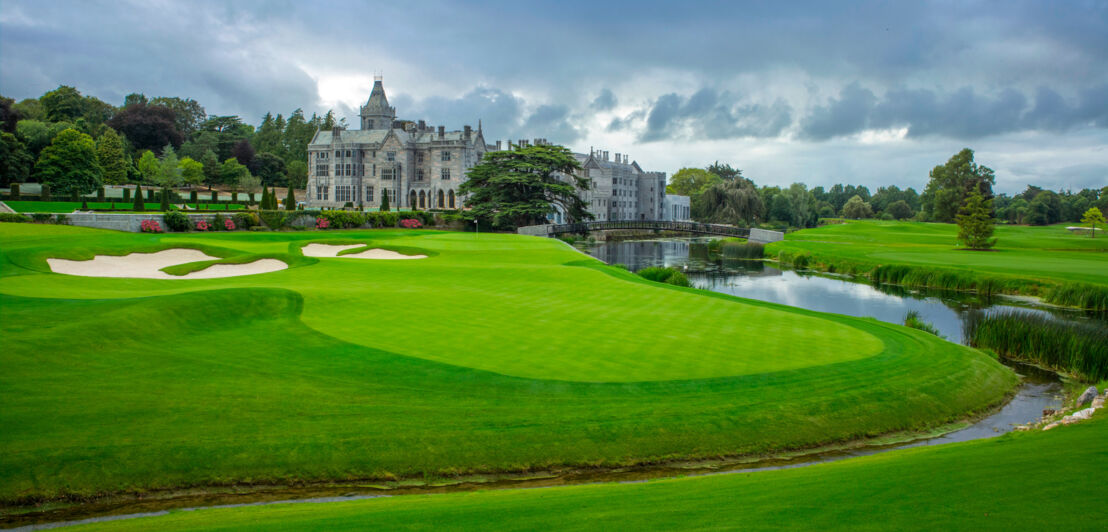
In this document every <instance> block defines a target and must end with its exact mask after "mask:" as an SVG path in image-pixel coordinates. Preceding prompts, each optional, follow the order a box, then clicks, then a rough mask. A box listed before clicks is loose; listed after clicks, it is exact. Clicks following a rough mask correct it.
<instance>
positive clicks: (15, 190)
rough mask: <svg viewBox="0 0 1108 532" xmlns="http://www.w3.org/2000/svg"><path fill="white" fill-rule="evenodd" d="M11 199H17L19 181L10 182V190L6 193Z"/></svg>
mask: <svg viewBox="0 0 1108 532" xmlns="http://www.w3.org/2000/svg"><path fill="white" fill-rule="evenodd" d="M8 195H9V196H11V198H12V200H14V201H19V183H12V186H11V192H9V193H8Z"/></svg>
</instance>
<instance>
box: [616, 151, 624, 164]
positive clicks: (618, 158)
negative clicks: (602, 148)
mask: <svg viewBox="0 0 1108 532" xmlns="http://www.w3.org/2000/svg"><path fill="white" fill-rule="evenodd" d="M622 162H623V157H620V155H619V153H618V152H617V153H616V163H617V164H618V163H622Z"/></svg>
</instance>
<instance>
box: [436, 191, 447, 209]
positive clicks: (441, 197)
mask: <svg viewBox="0 0 1108 532" xmlns="http://www.w3.org/2000/svg"><path fill="white" fill-rule="evenodd" d="M445 196H446V194H443V193H442V191H441V190H440V191H439V204H438V208H440V209H441V208H443V207H446V200H444V199H443V198H444V197H445Z"/></svg>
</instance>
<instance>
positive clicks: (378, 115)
mask: <svg viewBox="0 0 1108 532" xmlns="http://www.w3.org/2000/svg"><path fill="white" fill-rule="evenodd" d="M359 116H361V118H362V129H392V123H393V121H394V120H396V108H395V107H390V106H389V99H388V98H386V97H385V86H384V85H383V84H382V82H381V75H380V74H375V75H374V76H373V91H371V92H370V93H369V100H368V101H366V103H365V105H363V106H362V110H361V113H359Z"/></svg>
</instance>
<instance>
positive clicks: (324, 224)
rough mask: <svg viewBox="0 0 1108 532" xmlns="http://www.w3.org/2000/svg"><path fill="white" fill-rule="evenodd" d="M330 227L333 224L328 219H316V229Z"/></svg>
mask: <svg viewBox="0 0 1108 532" xmlns="http://www.w3.org/2000/svg"><path fill="white" fill-rule="evenodd" d="M330 226H331V222H330V221H328V220H327V219H326V218H324V217H322V216H320V217H319V218H316V219H315V228H316V229H327V228H328V227H330Z"/></svg>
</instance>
